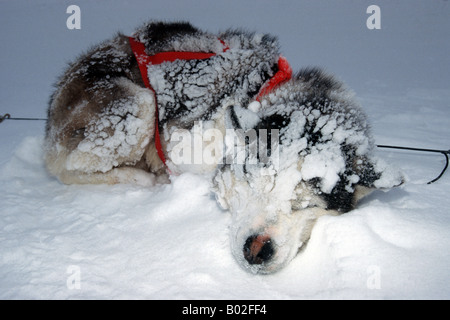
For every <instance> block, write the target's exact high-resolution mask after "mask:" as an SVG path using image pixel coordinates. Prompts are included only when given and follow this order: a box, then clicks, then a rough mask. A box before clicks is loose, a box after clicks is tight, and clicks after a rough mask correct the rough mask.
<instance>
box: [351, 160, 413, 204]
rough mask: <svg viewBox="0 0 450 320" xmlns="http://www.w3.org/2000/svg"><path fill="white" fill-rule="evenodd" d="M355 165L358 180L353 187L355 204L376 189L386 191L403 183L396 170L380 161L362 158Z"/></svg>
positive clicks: (400, 174) (403, 179)
mask: <svg viewBox="0 0 450 320" xmlns="http://www.w3.org/2000/svg"><path fill="white" fill-rule="evenodd" d="M357 163H358V166H357V169H356V171H357V172H358V175H359V177H360V179H359V182H358V183H357V185H356V187H355V192H354V200H355V203H357V202H358V201H359V200H361V199H362V198H363V197H365V196H367V195H369V194H370V193H371V192H372V191H374V190H376V189H379V190H384V191H387V190H389V189H391V188H394V187H398V186H400V185H402V184H403V183H404V182H405V178H404V176H403V174H402V173H401V171H400V170H399V169H398V168H396V167H395V166H392V165H388V164H387V163H386V162H384V161H383V160H381V159H378V158H364V159H358V160H357Z"/></svg>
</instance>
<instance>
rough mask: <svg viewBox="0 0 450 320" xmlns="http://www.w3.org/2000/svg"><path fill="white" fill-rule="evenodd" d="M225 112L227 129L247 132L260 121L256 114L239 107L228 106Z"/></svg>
mask: <svg viewBox="0 0 450 320" xmlns="http://www.w3.org/2000/svg"><path fill="white" fill-rule="evenodd" d="M225 112H226V114H225V126H226V128H227V129H242V130H244V131H247V130H250V129H253V128H255V126H256V125H257V124H258V123H259V122H260V121H261V119H260V117H259V115H258V114H257V113H256V112H254V111H252V110H250V109H244V108H242V107H240V106H229V107H228V108H227V109H226V111H225Z"/></svg>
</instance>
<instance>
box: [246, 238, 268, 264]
mask: <svg viewBox="0 0 450 320" xmlns="http://www.w3.org/2000/svg"><path fill="white" fill-rule="evenodd" d="M273 254H274V249H273V245H272V240H271V239H270V237H269V236H267V235H253V236H250V237H248V238H247V240H246V241H245V244H244V257H245V259H246V260H247V261H248V263H249V264H263V263H264V262H267V261H269V260H270V259H271V258H272V256H273Z"/></svg>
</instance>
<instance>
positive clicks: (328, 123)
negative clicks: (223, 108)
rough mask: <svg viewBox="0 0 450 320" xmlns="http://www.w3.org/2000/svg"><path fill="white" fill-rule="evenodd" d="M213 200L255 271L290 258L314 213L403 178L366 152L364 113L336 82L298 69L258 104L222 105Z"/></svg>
mask: <svg viewBox="0 0 450 320" xmlns="http://www.w3.org/2000/svg"><path fill="white" fill-rule="evenodd" d="M226 123H227V138H226V157H225V160H224V163H225V164H224V165H223V166H222V168H221V169H220V170H219V172H218V174H217V176H216V177H215V189H216V195H217V200H218V202H219V203H220V204H221V206H222V207H224V208H226V209H229V210H230V211H231V213H232V216H233V222H232V227H231V246H232V251H233V254H234V256H235V257H236V259H237V260H238V262H239V263H240V265H242V266H243V267H244V268H246V269H248V270H250V271H251V272H254V273H262V274H264V273H272V272H275V271H277V270H279V269H281V268H282V267H284V266H285V265H286V264H287V263H289V262H290V261H291V260H292V258H293V257H294V256H295V255H296V254H297V252H298V251H299V249H300V248H302V246H303V245H304V244H305V243H306V242H307V241H308V239H309V237H310V234H311V230H312V227H313V225H314V223H315V221H316V220H317V218H318V217H320V216H322V215H325V214H333V215H336V214H340V213H344V212H347V211H349V210H352V209H353V208H354V207H355V205H356V203H357V202H358V200H359V199H361V198H362V197H363V196H365V195H367V194H368V193H369V192H370V191H371V190H373V189H376V188H382V189H387V188H390V187H393V186H396V185H399V184H401V183H402V176H401V174H400V173H399V172H397V171H396V170H394V169H391V168H390V167H388V166H387V165H385V164H383V162H382V161H380V160H378V159H376V158H375V157H374V156H373V155H372V149H373V141H372V138H371V136H370V134H369V130H368V125H367V121H366V117H365V115H364V114H363V112H362V111H361V109H360V108H359V107H358V106H357V104H356V103H355V102H354V101H353V99H352V98H351V96H350V95H349V93H348V92H347V91H346V90H345V89H344V88H343V86H342V85H341V84H340V83H338V82H336V81H335V80H334V79H333V78H331V77H329V76H327V75H325V74H323V73H322V72H320V71H318V70H305V71H303V72H300V73H299V74H297V75H296V76H295V77H294V79H293V80H291V81H290V82H288V83H286V84H284V85H283V86H281V87H280V88H278V89H277V90H275V91H274V92H273V93H272V94H270V95H268V96H266V97H265V98H264V99H263V101H261V104H259V103H258V102H253V103H252V104H251V105H249V106H247V107H246V108H242V107H237V106H232V107H229V108H228V109H227V115H226Z"/></svg>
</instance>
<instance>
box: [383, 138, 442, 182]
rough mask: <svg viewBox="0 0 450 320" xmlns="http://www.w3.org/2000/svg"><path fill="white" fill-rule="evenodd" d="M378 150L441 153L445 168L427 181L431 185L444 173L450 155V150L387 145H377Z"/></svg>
mask: <svg viewBox="0 0 450 320" xmlns="http://www.w3.org/2000/svg"><path fill="white" fill-rule="evenodd" d="M377 147H378V148H388V149H400V150H412V151H422V152H436V153H442V154H443V155H444V156H445V166H444V169H443V170H442V171H441V173H440V174H439V175H438V176H437V177H436V178H434V179H433V180H431V181H428V182H427V184H432V183H434V182H436V181H438V180H439V179H440V178H441V177H442V176H443V175H444V173H445V171H446V170H447V168H448V162H449V160H448V155H449V154H450V150H437V149H423V148H411V147H400V146H387V145H377Z"/></svg>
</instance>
